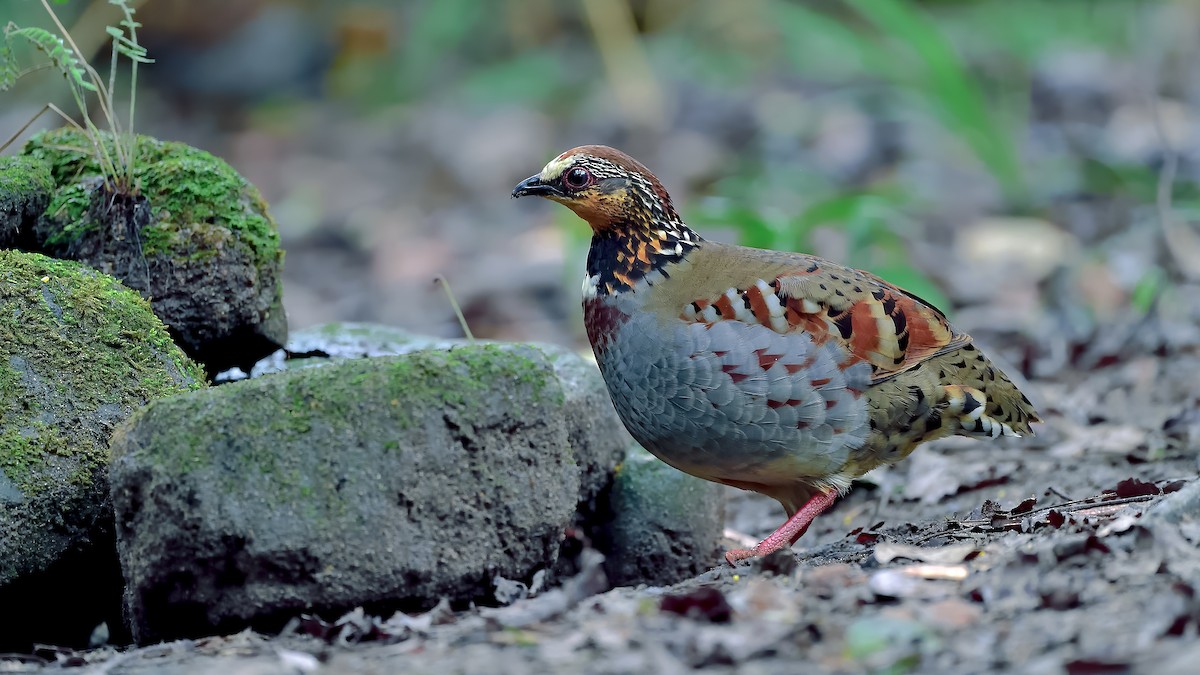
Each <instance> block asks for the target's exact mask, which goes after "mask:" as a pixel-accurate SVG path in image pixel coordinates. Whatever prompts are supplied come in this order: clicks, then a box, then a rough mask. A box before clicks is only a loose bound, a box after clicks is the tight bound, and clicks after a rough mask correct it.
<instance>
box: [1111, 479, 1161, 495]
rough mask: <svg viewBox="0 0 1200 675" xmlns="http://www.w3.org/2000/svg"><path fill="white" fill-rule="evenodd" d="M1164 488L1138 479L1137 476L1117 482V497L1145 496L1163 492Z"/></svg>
mask: <svg viewBox="0 0 1200 675" xmlns="http://www.w3.org/2000/svg"><path fill="white" fill-rule="evenodd" d="M1161 493H1162V490H1160V489H1158V486H1157V485H1155V484H1154V483H1147V482H1146V481H1142V480H1138V479H1136V478H1126V479H1125V480H1123V481H1121V482H1120V483H1117V498H1119V499H1125V498H1127V497H1145V496H1148V495H1157V494H1161Z"/></svg>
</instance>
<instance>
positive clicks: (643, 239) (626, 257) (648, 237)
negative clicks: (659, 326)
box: [587, 222, 703, 294]
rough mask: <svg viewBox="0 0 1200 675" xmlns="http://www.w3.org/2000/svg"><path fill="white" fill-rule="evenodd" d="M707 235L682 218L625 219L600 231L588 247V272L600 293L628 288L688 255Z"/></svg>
mask: <svg viewBox="0 0 1200 675" xmlns="http://www.w3.org/2000/svg"><path fill="white" fill-rule="evenodd" d="M702 241H703V239H701V238H700V235H698V234H696V233H695V232H693V231H692V230H691V229H690V228H688V226H686V225H684V224H683V223H681V222H670V223H647V224H640V223H621V224H619V225H618V226H616V227H611V228H608V229H605V230H604V231H601V232H596V233H595V234H594V235H593V236H592V246H591V248H590V249H589V250H588V258H587V273H588V276H589V277H592V278H594V279H595V288H596V291H597V293H600V294H612V293H621V292H624V291H628V290H630V289H632V288H633V286H634V284H636V283H637V282H638V281H641V280H642V279H643V278H645V277H646V275H648V274H650V273H651V272H661V273H663V274H666V271H665V270H664V268H665V267H666V266H667V265H668V264H670V263H676V262H680V261H682V260H684V259H685V258H687V255H688V253H690V252H691V251H693V250H695V249H696V248H697V247H698V246H699V245H700V243H701V242H702Z"/></svg>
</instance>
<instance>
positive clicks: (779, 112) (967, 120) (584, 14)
mask: <svg viewBox="0 0 1200 675" xmlns="http://www.w3.org/2000/svg"><path fill="white" fill-rule="evenodd" d="M130 4H131V5H134V6H136V7H137V8H138V14H137V16H138V18H139V19H140V20H141V21H142V23H143V24H144V26H143V28H142V29H141V30H140V34H139V35H140V38H141V42H142V43H143V44H144V45H145V46H146V47H147V48H148V50H149V55H150V57H151V58H154V59H155V60H156V62H155V63H154V64H152V65H149V66H146V67H143V68H142V70H141V71H140V79H139V83H138V87H139V93H138V99H137V101H138V102H137V105H138V110H137V129H136V130H137V131H138V132H140V133H145V134H150V135H154V136H157V137H159V138H162V139H167V140H180V141H184V142H187V143H190V144H193V145H195V146H198V147H200V148H204V149H206V150H209V151H211V152H213V153H215V154H217V155H219V156H221V157H224V158H226V159H227V160H228V161H229V162H230V163H231V164H233V165H234V166H235V167H236V168H237V169H238V170H239V171H241V172H242V173H243V174H244V175H245V176H246V177H248V178H249V179H250V180H251V181H252V182H254V183H255V184H256V185H258V187H259V188H260V189H261V190H262V192H263V194H264V196H265V197H266V198H267V200H268V201H269V202H270V203H271V205H272V210H273V213H274V215H275V217H276V218H277V220H278V221H279V226H280V233H281V235H282V238H283V244H284V248H285V249H286V250H287V258H286V267H285V289H284V298H285V305H286V308H287V311H288V315H289V318H290V323H291V326H292V327H293V328H294V329H295V328H304V327H307V326H311V325H314V324H318V323H323V322H327V321H371V322H380V323H385V324H391V325H395V326H400V327H404V328H407V329H411V330H413V331H417V332H421V333H429V334H435V335H447V336H451V335H458V334H460V330H459V327H458V322H457V320H456V319H455V318H454V315H453V313H452V310H451V308H450V305H449V303H448V302H447V301H446V299H445V296H444V295H443V293H442V291H441V290H440V289H439V288H438V287H437V286H435V285H434V283H433V279H434V277H435V276H436V275H444V276H445V277H446V278H447V279H448V280H449V282H450V284H451V286H452V288H453V289H454V291H455V292H456V294H457V295H458V298H459V301H460V302H461V304H462V305H463V308H464V311H465V313H466V315H467V319H468V321H469V323H470V325H471V327H472V328H473V330H474V332H475V334H476V335H477V336H479V337H489V338H502V339H533V340H544V341H549V342H555V343H560V344H567V345H572V346H576V347H579V346H583V345H584V344H585V339H584V337H583V335H582V326H581V322H580V320H579V318H578V314H579V309H578V306H579V280H580V278H581V276H582V270H583V259H584V255H585V253H586V248H587V240H588V234H589V233H588V230H587V227H586V225H584V224H583V223H582V222H581V221H577V220H576V219H575V217H574V216H573V215H572V214H570V212H568V211H567V210H566V209H563V208H561V207H558V206H556V205H553V204H549V203H545V202H541V201H538V200H522V201H519V202H517V201H512V200H510V198H509V191H510V190H511V188H512V186H513V185H514V184H515V183H516V182H517V181H518V180H520V179H521V178H524V177H525V176H528V175H529V174H531V173H534V172H536V171H538V170H539V169H540V168H541V166H542V165H543V164H544V163H545V162H546V161H547V160H549V159H550V158H552V157H554V156H555V155H556V154H558V153H559V152H561V151H563V150H565V149H567V148H569V147H572V146H575V145H579V144H584V143H605V144H610V145H614V146H617V147H620V148H622V149H624V150H625V151H627V152H629V153H630V154H632V155H634V156H635V157H637V158H639V159H641V160H642V161H643V162H645V163H646V164H647V165H648V166H650V167H651V168H652V169H653V170H655V172H656V173H657V174H658V175H659V177H660V178H661V179H662V181H663V182H664V183H665V184H666V185H667V187H668V189H670V190H671V191H672V193H673V195H674V196H675V201H676V203H677V204H678V205H680V206H681V210H682V212H683V214H684V217H685V219H686V220H687V221H688V222H689V223H690V224H691V225H692V226H693V227H695V228H696V229H698V230H700V231H701V232H702V233H703V234H704V235H706V236H709V237H710V238H715V239H719V240H723V241H736V242H740V243H742V244H747V245H751V246H760V247H768V248H780V249H791V250H800V251H808V252H814V253H817V254H819V255H822V256H826V257H829V258H832V259H835V260H837V261H840V262H845V263H848V264H851V265H854V266H858V267H863V268H867V269H869V270H872V271H874V272H876V273H878V274H880V275H881V276H883V277H885V278H887V279H888V280H890V281H892V282H894V283H897V284H900V285H902V286H905V287H907V288H909V289H910V290H912V291H914V292H915V293H917V294H918V295H921V296H923V297H925V298H926V299H928V300H930V301H932V302H934V303H936V304H938V305H940V306H942V307H943V308H945V309H947V310H949V312H948V313H949V314H950V315H951V318H952V319H954V320H955V321H956V322H957V323H959V324H960V325H961V326H962V327H963V328H965V329H966V330H968V331H970V332H972V333H974V334H976V336H977V337H981V338H983V340H984V342H985V343H986V342H988V341H992V342H995V343H999V344H1001V345H1003V350H1004V355H1005V356H1006V357H1007V358H1008V360H1009V361H1011V362H1015V363H1016V364H1018V365H1019V368H1020V370H1023V371H1024V372H1025V373H1026V374H1027V375H1032V376H1049V375H1052V374H1054V373H1055V372H1056V371H1057V370H1059V369H1062V368H1065V367H1089V366H1097V365H1103V363H1104V362H1105V359H1108V358H1111V355H1112V353H1114V352H1119V351H1120V350H1121V349H1123V348H1125V345H1126V344H1127V343H1128V342H1129V341H1142V342H1146V341H1150V342H1152V343H1156V342H1155V341H1157V342H1162V343H1164V344H1165V343H1169V342H1171V341H1172V340H1188V339H1190V340H1194V336H1191V337H1180V336H1178V335H1177V332H1178V331H1179V330H1184V331H1185V332H1186V330H1188V327H1189V326H1190V327H1191V329H1194V328H1195V326H1196V324H1197V319H1198V318H1200V300H1197V298H1200V285H1197V282H1198V281H1200V229H1197V227H1196V223H1197V221H1198V220H1200V190H1198V189H1197V179H1198V177H1200V176H1198V168H1200V164H1198V161H1200V116H1198V114H1200V109H1198V106H1200V69H1198V68H1196V67H1195V64H1197V63H1200V3H1197V2H1191V1H1187V0H1178V1H1169V0H1163V1H1160V2H1154V1H1151V0H1145V1H1141V2H1134V1H1124V0H1041V1H1037V0H941V1H933V0H925V1H916V0H825V1H820V2H799V1H796V0H739V1H737V2H734V1H732V0H696V1H694V2H692V1H686V0H495V1H493V2H482V1H476V0H411V1H404V2H384V1H382V0H381V1H377V2H372V1H368V0H290V1H286V0H204V1H203V2H197V1H194V0H147V1H144V2H141V3H137V2H131V3H130ZM55 9H56V11H58V12H59V14H60V16H61V17H62V19H63V23H64V24H65V25H66V26H67V27H68V28H69V29H70V31H71V33H72V35H74V36H75V38H76V40H77V42H79V44H80V47H81V49H82V50H84V51H85V52H89V53H90V54H93V55H94V56H93V57H92V59H91V60H92V61H93V63H96V64H97V66H98V67H99V66H103V65H105V64H107V62H108V44H107V36H106V35H105V32H104V27H105V25H109V24H115V23H116V22H117V20H118V16H117V14H116V10H114V9H113V8H111V7H109V6H108V4H107V3H106V2H105V1H104V0H92V1H90V2H89V1H85V0H71V1H70V2H65V3H58V4H56V5H55ZM0 20H4V21H7V20H13V21H15V22H17V23H18V24H20V25H42V26H46V27H50V23H49V21H48V19H47V17H46V15H45V13H44V10H43V9H42V6H41V4H40V3H38V2H36V1H35V0H0ZM123 70H125V69H123ZM126 74H127V73H125V72H122V73H121V74H120V76H121V77H124V76H125V75H126ZM58 77H59V76H58V75H57V74H54V73H53V72H52V71H50V70H47V71H45V72H41V73H36V74H34V75H31V76H29V77H26V78H24V79H22V80H21V81H20V82H19V84H18V86H17V87H16V88H15V89H14V90H13V91H10V92H7V93H5V94H2V95H0V101H3V105H2V106H0V136H3V137H7V136H9V135H11V134H13V133H15V132H16V131H17V130H18V129H20V127H21V125H23V124H24V123H25V122H26V121H27V120H28V119H29V118H30V117H31V116H32V115H34V114H35V113H36V112H37V111H38V110H39V109H40V108H41V106H42V105H43V104H44V103H45V102H47V101H54V102H57V103H59V104H60V105H62V107H64V109H69V107H68V106H67V104H68V103H69V98H68V99H66V100H63V99H64V97H66V96H67V92H66V89H65V87H63V86H62V84H61V82H60V81H58V80H57V78H58ZM119 86H120V85H119ZM118 98H122V97H120V96H118ZM56 123H57V122H56V121H55V120H54V119H53V116H51V115H45V116H43V117H42V118H40V119H39V121H38V122H37V123H36V124H35V125H34V126H33V127H31V128H30V129H29V131H27V132H25V133H24V134H22V136H21V139H22V140H23V139H24V138H27V137H28V136H29V135H31V134H32V133H34V132H35V131H36V130H37V129H38V128H44V127H45V126H46V125H51V124H56ZM16 147H19V143H18V144H17V146H16ZM14 149H15V148H14ZM14 149H10V150H9V152H12V151H14ZM1148 325H1153V326H1154V327H1155V328H1154V329H1153V330H1150V329H1147V326H1148ZM1113 326H1118V327H1123V328H1119V329H1114V328H1112V327H1113ZM1171 326H1173V327H1174V328H1169V327H1171ZM1180 326H1182V327H1183V328H1182V329H1181V328H1179V327H1180ZM1192 344H1195V342H1192ZM1151 346H1153V345H1151Z"/></svg>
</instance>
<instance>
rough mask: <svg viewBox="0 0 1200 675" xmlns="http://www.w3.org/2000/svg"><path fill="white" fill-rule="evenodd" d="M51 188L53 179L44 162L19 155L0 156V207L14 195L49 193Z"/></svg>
mask: <svg viewBox="0 0 1200 675" xmlns="http://www.w3.org/2000/svg"><path fill="white" fill-rule="evenodd" d="M53 189H54V180H53V179H52V178H51V176H50V165H49V164H47V163H46V162H44V161H42V160H40V159H38V158H36V157H22V156H19V155H17V156H13V155H8V156H5V157H0V208H4V207H5V206H6V205H7V204H6V201H7V200H9V199H12V198H14V197H21V196H25V195H34V194H38V193H49V192H50V191H51V190H53ZM26 198H27V197H26Z"/></svg>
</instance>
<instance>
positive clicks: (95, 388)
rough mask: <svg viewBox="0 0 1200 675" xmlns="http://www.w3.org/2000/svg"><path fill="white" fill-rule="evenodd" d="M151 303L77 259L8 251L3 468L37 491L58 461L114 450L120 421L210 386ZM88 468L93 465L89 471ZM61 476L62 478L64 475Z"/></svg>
mask: <svg viewBox="0 0 1200 675" xmlns="http://www.w3.org/2000/svg"><path fill="white" fill-rule="evenodd" d="M203 382H204V375H203V371H202V370H201V369H200V368H199V366H197V365H196V364H195V363H193V362H192V361H191V360H189V359H188V358H187V357H186V356H184V355H183V352H181V351H180V350H179V348H178V347H176V346H175V344H174V343H172V342H171V339H170V337H169V336H168V334H167V331H166V328H165V327H164V326H163V324H162V322H161V321H159V320H158V318H157V317H155V316H154V314H153V312H152V311H151V310H150V305H149V303H147V302H146V301H145V300H143V299H142V298H141V296H139V295H138V294H137V293H134V292H133V291H131V290H129V289H127V288H125V287H124V286H122V285H121V284H120V283H118V282H117V281H116V280H114V279H112V278H111V277H108V276H105V275H103V274H100V273H99V272H96V271H94V270H91V269H89V268H87V267H84V266H82V265H80V264H78V263H74V262H69V261H64V260H56V259H53V258H47V257H45V256H42V255H38V254H33V253H21V252H18V251H7V250H0V469H3V470H4V472H5V474H6V475H8V477H9V478H10V479H11V480H13V482H14V483H16V484H17V486H18V487H19V488H21V489H23V490H26V491H32V492H31V493H36V490H37V488H38V485H37V484H36V483H35V481H36V480H38V479H39V476H40V480H51V479H53V478H54V477H51V476H49V475H47V474H46V473H45V472H41V471H39V469H40V468H43V467H45V465H46V462H48V461H51V459H52V458H53V457H54V456H65V455H67V454H70V455H72V456H78V454H79V453H85V454H89V453H90V455H89V457H87V458H86V460H85V461H84V462H75V463H74V464H75V465H76V466H79V467H82V468H81V469H80V470H81V471H84V473H85V474H86V479H87V480H90V477H91V475H92V472H91V470H90V468H94V467H95V466H96V462H98V461H102V460H103V455H104V454H105V453H106V452H107V433H108V432H109V430H110V427H111V424H112V422H113V421H115V419H109V421H107V422H106V421H104V420H105V418H119V417H124V416H125V415H127V414H129V413H130V412H131V411H132V410H133V409H134V408H136V407H138V406H141V405H143V404H145V403H146V402H148V401H150V400H153V399H155V398H159V397H161V396H165V395H167V394H171V393H176V392H180V391H185V390H188V389H195V388H199V387H201V386H203ZM89 467H90V468H89ZM57 478H62V477H57Z"/></svg>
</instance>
